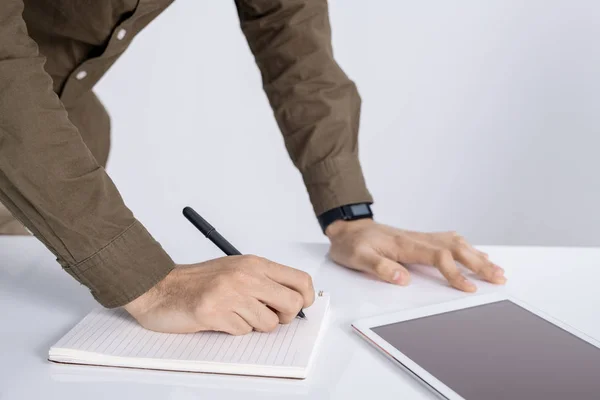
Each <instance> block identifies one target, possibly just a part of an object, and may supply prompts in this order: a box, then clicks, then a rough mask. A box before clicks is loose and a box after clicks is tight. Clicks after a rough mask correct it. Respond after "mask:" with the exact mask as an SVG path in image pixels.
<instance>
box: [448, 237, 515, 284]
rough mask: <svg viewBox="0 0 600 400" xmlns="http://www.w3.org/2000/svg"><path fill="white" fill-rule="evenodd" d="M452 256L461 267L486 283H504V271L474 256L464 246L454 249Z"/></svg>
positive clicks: (483, 258) (481, 257)
mask: <svg viewBox="0 0 600 400" xmlns="http://www.w3.org/2000/svg"><path fill="white" fill-rule="evenodd" d="M453 256H454V258H455V259H456V260H457V261H459V262H460V263H461V264H462V265H464V266H465V267H467V268H468V269H470V270H471V271H473V272H475V273H476V274H477V275H479V276H480V277H482V278H483V279H485V280H486V281H488V282H491V283H496V284H503V283H505V282H506V278H505V277H504V270H503V269H502V268H500V267H496V266H495V265H494V264H493V263H491V262H490V261H489V260H488V259H486V258H485V257H483V256H481V255H479V254H476V253H475V252H473V251H471V250H470V249H469V248H467V247H465V246H463V247H458V248H457V249H455V250H454V251H453Z"/></svg>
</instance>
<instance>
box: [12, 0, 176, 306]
mask: <svg viewBox="0 0 600 400" xmlns="http://www.w3.org/2000/svg"><path fill="white" fill-rule="evenodd" d="M22 14H23V2H22V0H5V1H4V2H3V5H2V7H0V201H1V202H2V203H4V204H5V205H6V207H7V208H9V210H10V211H11V212H12V213H13V215H14V216H15V217H17V218H18V219H19V220H20V221H21V222H22V223H23V224H24V225H25V226H26V227H27V228H28V229H29V230H30V231H32V232H33V234H34V235H35V236H36V237H37V238H38V239H39V240H41V241H42V242H43V243H44V244H45V245H46V246H47V247H48V248H49V249H50V250H51V251H52V252H53V253H54V254H55V255H56V257H57V258H58V261H59V263H60V264H61V265H62V266H63V268H64V269H65V270H66V271H67V272H68V273H70V274H71V275H72V276H73V277H74V278H75V279H77V280H78V281H79V282H81V283H82V284H84V285H86V286H87V287H88V288H89V289H90V290H91V292H92V294H93V295H94V297H95V298H96V299H97V300H98V301H99V302H100V303H101V304H103V305H104V306H106V307H116V306H120V305H123V304H126V303H128V302H129V301H131V300H133V299H135V298H136V297H138V296H139V295H141V294H143V293H144V292H146V291H147V290H148V289H150V288H151V287H152V286H154V284H156V283H157V282H158V281H160V280H161V279H162V278H163V277H164V276H166V275H167V274H168V273H169V272H170V271H171V269H172V268H173V261H172V260H171V258H170V257H169V256H168V255H167V253H166V252H165V251H164V250H163V249H162V247H161V246H160V244H158V242H156V241H155V240H154V239H153V238H152V236H151V235H150V234H149V233H148V232H147V231H146V229H145V228H144V227H143V226H142V224H141V223H140V222H139V221H137V220H136V219H135V217H134V216H133V214H132V213H131V211H130V210H129V209H128V208H127V207H126V206H125V204H124V203H123V200H122V198H121V196H120V195H119V192H118V191H117V189H116V187H115V185H114V184H113V182H112V181H111V179H110V178H109V176H108V175H107V174H106V172H105V170H104V169H103V168H102V167H101V166H99V165H98V163H97V162H96V160H95V158H94V157H93V155H92V154H91V153H90V151H89V149H88V148H87V147H86V145H85V143H84V142H83V140H82V138H81V136H80V134H79V132H78V130H77V128H76V127H75V126H74V125H73V124H72V123H71V122H70V121H69V118H68V116H67V112H66V111H65V108H64V107H63V104H62V102H61V101H60V99H59V98H58V96H57V95H56V94H55V93H54V91H53V89H52V79H51V78H50V76H49V75H48V74H47V73H46V72H45V70H44V62H45V59H44V57H42V56H41V55H40V54H39V50H38V47H37V45H36V43H35V42H34V41H33V40H32V39H31V38H30V36H29V35H28V33H27V27H26V25H25V22H24V21H23V18H22Z"/></svg>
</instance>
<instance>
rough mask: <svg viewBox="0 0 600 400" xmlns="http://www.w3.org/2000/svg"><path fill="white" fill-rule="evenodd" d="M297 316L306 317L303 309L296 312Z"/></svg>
mask: <svg viewBox="0 0 600 400" xmlns="http://www.w3.org/2000/svg"><path fill="white" fill-rule="evenodd" d="M298 318H302V319H306V314H304V311H303V310H300V312H299V313H298Z"/></svg>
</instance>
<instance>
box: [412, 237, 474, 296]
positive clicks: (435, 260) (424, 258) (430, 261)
mask: <svg viewBox="0 0 600 400" xmlns="http://www.w3.org/2000/svg"><path fill="white" fill-rule="evenodd" d="M402 239H403V240H405V238H402ZM403 247H404V248H403V250H404V252H405V257H406V258H408V259H409V260H410V261H409V262H411V263H417V264H427V265H432V266H434V267H436V268H437V269H438V270H439V271H440V272H441V273H442V275H443V276H444V278H446V280H447V281H448V283H450V285H452V286H453V287H455V288H456V289H459V290H462V291H464V292H475V291H476V290H477V287H476V286H475V284H473V282H471V281H469V280H468V279H467V278H465V276H464V275H463V274H461V273H460V270H459V269H458V266H457V265H456V263H455V262H454V258H453V257H452V253H451V252H450V251H449V250H446V249H441V248H437V247H433V246H430V245H428V244H426V243H422V242H418V241H412V242H411V243H410V245H406V244H405V243H403Z"/></svg>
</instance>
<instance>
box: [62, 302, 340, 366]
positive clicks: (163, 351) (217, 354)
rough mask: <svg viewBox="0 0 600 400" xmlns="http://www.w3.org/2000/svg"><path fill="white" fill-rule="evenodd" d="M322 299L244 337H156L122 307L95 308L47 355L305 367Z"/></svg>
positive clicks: (319, 320) (322, 310)
mask: <svg viewBox="0 0 600 400" xmlns="http://www.w3.org/2000/svg"><path fill="white" fill-rule="evenodd" d="M325 296H326V295H325ZM328 301H329V299H328V297H317V300H316V301H315V303H314V304H313V306H311V307H310V308H308V309H306V310H305V313H306V316H307V319H306V320H302V319H298V318H296V319H294V321H293V322H292V323H290V324H289V325H280V326H279V327H277V329H276V330H275V331H273V332H270V333H262V332H252V333H250V334H248V335H244V336H231V335H228V334H225V333H219V332H202V333H194V334H165V333H157V332H152V331H149V330H146V329H144V328H142V327H140V326H139V325H138V323H137V322H136V321H135V320H134V319H133V318H132V317H131V316H130V315H129V314H128V313H127V312H126V311H125V310H123V309H118V310H107V309H97V310H94V311H92V312H91V313H90V314H88V315H87V316H86V317H85V318H84V319H83V320H82V321H81V322H80V323H79V324H77V325H76V326H75V327H74V328H73V329H71V331H69V332H68V333H67V334H66V335H65V336H64V337H63V338H62V339H60V340H59V341H58V343H57V344H56V345H54V346H53V347H52V349H51V353H52V352H55V351H64V350H69V351H78V352H86V353H89V354H90V356H93V354H102V355H108V356H115V357H125V358H146V359H157V360H161V359H162V360H186V361H199V362H200V361H201V362H214V363H233V364H250V365H269V366H293V367H306V366H307V365H308V362H309V359H310V355H311V353H312V350H313V348H314V346H315V343H316V340H317V337H318V334H319V330H320V327H321V325H322V323H323V319H324V315H325V311H326V308H327V305H328Z"/></svg>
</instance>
